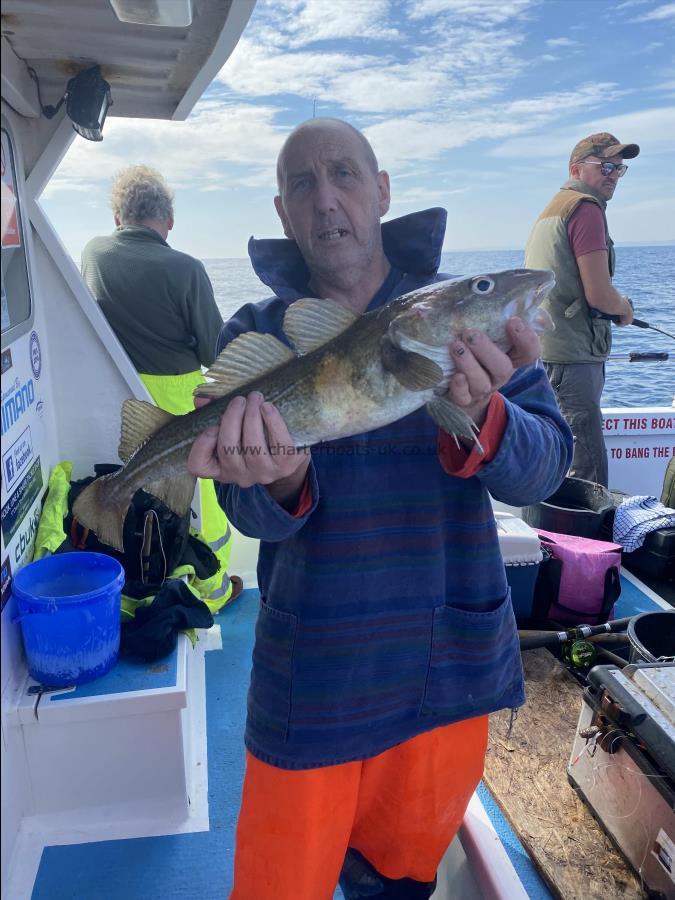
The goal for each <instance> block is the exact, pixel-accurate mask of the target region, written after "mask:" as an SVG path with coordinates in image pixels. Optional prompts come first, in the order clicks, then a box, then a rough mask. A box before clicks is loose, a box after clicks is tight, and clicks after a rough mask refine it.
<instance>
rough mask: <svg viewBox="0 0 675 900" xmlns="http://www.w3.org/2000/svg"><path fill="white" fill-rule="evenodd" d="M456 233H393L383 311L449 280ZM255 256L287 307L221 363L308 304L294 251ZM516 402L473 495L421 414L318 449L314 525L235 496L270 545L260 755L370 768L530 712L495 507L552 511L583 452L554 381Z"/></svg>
mask: <svg viewBox="0 0 675 900" xmlns="http://www.w3.org/2000/svg"><path fill="white" fill-rule="evenodd" d="M444 230H445V211H444V210H441V209H432V210H426V211H424V212H421V213H415V214H413V215H410V216H404V217H402V218H401V219H395V220H392V221H390V222H387V223H385V224H384V225H383V226H382V234H383V243H384V248H385V252H386V254H387V256H388V258H389V261H390V262H391V264H392V267H393V268H392V272H391V274H390V276H389V278H388V279H387V280H386V282H385V284H384V285H383V287H382V289H381V290H380V291H379V292H378V294H377V295H376V296H375V297H374V298H373V300H372V302H371V305H370V307H369V309H373V308H376V307H377V306H379V305H381V304H383V303H385V302H387V301H388V300H390V299H392V298H393V297H395V296H399V295H400V294H402V293H405V292H407V291H409V290H413V289H415V288H417V287H420V286H422V285H424V284H428V283H430V282H432V281H435V280H438V279H439V277H441V276H439V275H438V274H437V270H438V266H439V262H440V253H441V247H442V242H443V234H444ZM249 253H250V255H251V259H252V262H253V265H254V268H255V269H256V272H257V274H258V276H259V277H260V278H261V279H262V280H263V281H264V282H265V283H266V284H268V285H269V286H271V287H272V289H273V290H274V293H275V296H274V297H272V298H270V299H268V300H264V301H262V302H260V303H256V304H247V305H246V306H244V307H242V309H240V310H239V312H237V314H236V315H235V316H234V317H233V318H232V319H231V320H230V321H229V322H228V323H227V324H226V325H225V326H224V328H223V331H222V332H221V335H220V339H219V348H218V349H219V351H220V350H221V349H222V348H223V347H224V346H225V345H226V344H227V343H228V342H229V341H231V340H232V339H233V338H234V337H236V336H237V335H238V334H241V333H243V332H245V331H252V330H255V331H259V332H264V333H270V334H274V335H275V336H276V337H279V338H280V339H282V340H286V339H285V337H284V335H283V332H282V329H281V323H282V320H283V315H284V313H285V311H286V309H287V307H288V305H289V303H291V302H293V301H294V300H295V299H298V298H299V297H301V296H305V295H306V294H307V288H306V285H307V282H308V280H309V278H308V273H307V270H306V268H305V266H304V262H303V260H302V257H301V256H300V254H299V251H298V249H297V246H296V245H295V244H294V242H292V241H288V240H270V241H254V240H253V239H251V242H250V244H249ZM443 277H448V276H443ZM286 342H287V341H286ZM502 394H503V397H504V399H505V407H506V414H507V424H506V429H505V432H504V435H503V438H502V441H501V444H500V446H499V448H498V450H497V452H496V455H495V456H494V458H493V459H492V460H491V461H490V462H489V463H486V464H485V465H483V466H482V467H481V469H480V470H479V471H478V473H477V474H476V475H474V476H472V477H470V478H466V479H461V478H457V477H454V476H452V475H448V474H446V472H444V471H443V468H442V467H441V464H440V462H439V459H438V454H437V439H438V428H437V426H436V425H435V423H434V422H433V421H432V419H431V418H430V416H429V415H428V414H427V413H426V411H425V410H424V409H421V410H418V411H417V412H415V413H413V414H411V415H409V416H406V417H405V418H403V419H400V420H398V421H397V422H394V423H392V424H391V425H388V426H386V427H384V428H379V429H377V430H375V431H371V432H368V433H367V434H359V435H356V436H354V437H351V438H344V439H341V440H337V441H331V442H327V443H324V444H320V445H318V446H316V447H314V448H313V449H312V462H311V464H310V469H309V480H310V487H311V498H312V503H311V507H310V509H309V511H308V512H307V513H306V515H302V516H299V517H295V516H293V515H291V514H289V513H288V512H287V511H286V510H285V509H283V508H282V507H281V506H279V505H278V504H277V503H276V502H275V501H274V500H273V499H272V498H271V497H270V495H269V493H268V491H267V489H266V488H265V487H263V486H260V485H257V486H254V487H250V488H240V487H238V486H236V485H220V486H219V496H220V500H221V503H222V504H223V506H224V508H225V511H226V513H227V516H228V518H229V519H230V521H231V522H232V523H233V524H234V526H235V527H236V528H237V529H239V531H241V532H242V533H244V534H246V535H249V536H252V537H257V538H260V540H261V545H260V555H259V561H258V582H259V585H260V595H261V596H260V610H259V613H258V619H257V623H256V634H255V646H254V650H253V665H252V672H251V683H250V688H249V693H248V714H247V723H246V735H245V741H246V746H247V748H248V749H249V751H250V752H251V753H252V754H253V755H254V756H256V757H258V758H259V759H261V760H263V761H264V762H267V763H269V764H271V765H275V766H278V767H281V768H285V769H305V768H315V767H319V766H326V765H334V764H338V763H343V762H349V761H352V760H356V759H365V758H367V757H370V756H374V755H376V754H378V753H381V752H382V751H384V750H387V749H388V748H390V747H392V746H394V745H396V744H399V743H401V742H402V741H405V740H407V739H408V738H411V737H413V736H414V735H416V734H419V733H421V732H424V731H428V730H430V729H432V728H436V727H438V726H441V725H446V724H449V723H451V722H455V721H458V720H461V719H465V718H471V717H473V716H478V715H482V714H485V713H489V712H493V711H495V710H498V709H502V708H508V707H517V706H519V705H521V704H522V703H523V702H524V688H523V677H522V667H521V660H520V651H519V645H518V635H517V629H516V623H515V618H514V615H513V610H512V607H511V600H510V596H509V592H508V585H507V582H506V576H505V570H504V564H503V561H502V558H501V555H500V550H499V541H498V538H497V530H496V525H495V521H494V516H493V513H492V507H491V503H490V498H489V495H488V492H489V493H491V494H492V495H493V496H494V497H495V498H496V499H497V500H501V501H503V502H505V503H509V504H513V505H518V506H519V505H524V504H528V503H534V502H537V501H539V500H542V499H543V498H545V497H547V496H549V495H550V494H551V493H552V492H553V491H554V490H555V489H556V488H557V487H558V486H559V484H560V483H561V482H562V480H563V478H564V475H565V473H566V471H567V469H568V466H569V463H570V460H571V453H572V439H571V434H570V432H569V429H568V427H567V425H566V424H565V422H564V420H563V419H562V417H561V415H560V413H559V411H558V408H557V405H556V402H555V399H554V397H553V393H552V391H551V388H550V386H549V383H548V379H547V378H546V375H545V372H544V370H543V368H542V367H541V365H540V364H537V365H534V366H530V367H527V368H525V369H521V370H518V372H516V373H515V375H514V376H513V377H512V379H511V380H510V381H509V383H508V384H507V385H506V386H505V387H504V388H503V389H502Z"/></svg>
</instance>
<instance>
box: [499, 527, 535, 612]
mask: <svg viewBox="0 0 675 900" xmlns="http://www.w3.org/2000/svg"><path fill="white" fill-rule="evenodd" d="M495 520H496V522H497V534H498V536H499V549H500V550H501V553H502V558H503V560H504V566H505V568H506V580H507V581H508V583H509V587H510V588H511V601H512V603H513V611H514V613H515V615H516V621H517V622H518V623H520V622H521V621H524V620H526V619H529V618H531V617H532V605H533V601H534V586H535V583H536V581H537V575H538V574H539V566H540V564H541V561H542V555H543V554H542V549H541V542H540V540H539V535H538V534H537V532H536V531H534V530H533V529H532V528H530V526H529V525H527V524H526V523H525V522H523V520H522V519H519V518H518V517H517V516H513V515H511V514H510V513H506V512H495Z"/></svg>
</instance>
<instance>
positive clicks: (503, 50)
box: [42, 0, 675, 261]
mask: <svg viewBox="0 0 675 900" xmlns="http://www.w3.org/2000/svg"><path fill="white" fill-rule="evenodd" d="M233 2H235V3H236V2H238V0H233ZM674 48H675V2H663V0H613V2H610V0H258V2H257V5H256V7H255V9H254V11H253V14H252V16H251V19H250V21H249V23H248V25H247V27H246V29H245V31H244V33H243V36H242V39H241V40H240V42H239V44H238V45H237V47H236V48H235V50H234V52H233V53H232V55H231V56H230V58H229V60H228V61H227V62H226V64H225V65H224V67H223V68H222V69H221V71H220V72H219V74H218V75H217V77H216V78H215V79H214V81H213V82H212V83H211V85H210V86H209V88H208V89H207V90H206V92H205V93H204V95H203V97H202V98H201V100H200V101H199V102H198V103H197V105H196V106H195V108H194V109H193V111H192V113H191V115H190V116H189V117H188V119H187V120H186V121H184V122H161V121H142V120H137V119H121V118H114V117H112V116H111V115H109V117H108V119H107V121H106V123H105V128H104V137H103V141H102V142H101V143H100V144H96V143H92V142H89V141H86V140H84V139H82V138H80V137H77V138H76V139H75V141H74V143H73V145H72V146H71V148H70V150H69V151H68V153H67V155H66V156H65V158H64V160H63V162H62V163H61V166H60V167H59V169H58V170H57V172H56V174H55V176H54V177H53V179H52V181H51V182H50V184H49V186H48V188H47V190H46V192H45V194H44V195H43V198H42V202H43V205H44V207H45V209H46V211H47V213H48V214H49V216H50V218H51V219H52V221H53V223H54V224H55V226H56V227H57V230H58V231H59V233H60V236H61V238H62V239H63V241H64V243H65V245H66V247H67V249H68V250H69V251H70V253H71V254H72V255H73V257H74V258H75V259H76V260H77V261H79V258H80V253H81V250H82V247H83V246H84V244H85V243H86V242H87V240H88V239H89V238H90V237H92V236H93V235H95V234H106V233H109V232H110V231H112V229H113V222H112V213H111V210H110V206H109V192H110V183H111V179H112V176H113V175H114V174H115V173H116V172H118V171H119V170H120V169H121V168H123V167H125V166H127V165H131V164H135V163H145V164H147V165H151V166H154V167H155V168H157V169H159V170H160V171H161V172H162V173H163V174H164V176H165V177H166V178H167V179H168V181H169V183H170V184H171V185H172V187H173V188H174V190H175V193H176V201H175V213H176V224H175V227H174V230H173V231H172V233H171V235H170V238H169V241H170V243H171V244H172V245H173V246H174V247H176V248H177V249H180V250H183V251H185V252H188V253H191V254H192V255H194V256H197V257H199V258H201V259H213V258H223V257H245V256H246V245H247V242H248V239H249V237H250V236H251V235H254V236H255V237H258V238H265V237H281V236H282V231H281V226H280V223H279V221H278V219H277V216H276V213H275V211H274V205H273V197H274V194H275V193H276V181H275V164H276V157H277V154H278V152H279V149H280V147H281V145H282V143H283V141H284V139H285V138H286V136H287V135H288V134H289V132H290V131H291V130H292V129H293V128H294V127H295V126H296V125H298V124H299V123H300V122H302V121H304V120H305V119H308V118H311V117H312V115H313V114H314V113H315V114H316V115H317V116H336V117H339V118H343V119H346V120H347V121H349V122H351V123H352V124H353V125H355V126H356V127H357V128H360V129H361V130H363V132H364V133H365V135H366V136H367V137H368V139H369V140H370V141H371V143H372V145H373V148H374V150H375V153H376V155H377V157H378V161H379V164H380V167H381V168H382V169H385V170H386V171H388V172H389V174H390V177H391V184H392V205H391V210H390V212H389V214H388V216H387V218H393V217H396V216H400V215H403V214H406V213H409V212H413V211H414V210H417V209H425V208H428V207H431V206H443V207H445V209H447V211H448V227H447V231H446V237H445V244H444V249H445V250H467V249H496V248H509V249H519V248H522V247H523V246H524V244H525V241H526V239H527V235H528V233H529V231H530V228H531V227H532V224H533V222H534V221H535V219H536V218H537V216H538V214H539V213H540V212H541V210H542V209H543V207H544V206H545V205H546V203H547V202H548V200H549V199H550V198H551V196H552V195H553V194H554V193H555V191H556V190H557V188H558V187H559V186H560V185H561V184H562V183H563V182H564V181H565V180H566V178H567V161H568V158H569V153H570V150H571V149H572V147H573V146H574V144H575V143H576V142H577V141H578V140H580V139H581V138H582V137H585V136H587V135H589V134H592V133H594V132H598V131H610V132H611V133H613V134H614V135H616V137H617V138H618V139H619V140H620V141H621V142H622V143H637V144H639V145H640V147H641V153H640V155H639V156H638V157H637V158H636V159H633V160H630V161H629V170H628V172H627V174H626V175H625V176H624V178H623V179H622V181H621V182H620V184H619V186H618V188H617V191H616V193H615V195H614V198H613V200H612V201H611V203H610V206H609V208H608V218H609V224H610V232H611V234H612V237H613V238H614V240H615V241H616V242H617V243H639V242H641V243H645V242H646V243H650V242H662V241H669V242H670V241H675V55H674ZM113 109H114V107H113ZM74 194H77V195H79V196H81V197H82V199H83V202H84V204H85V213H84V215H78V216H74V215H73V201H74Z"/></svg>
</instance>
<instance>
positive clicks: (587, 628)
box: [518, 616, 633, 650]
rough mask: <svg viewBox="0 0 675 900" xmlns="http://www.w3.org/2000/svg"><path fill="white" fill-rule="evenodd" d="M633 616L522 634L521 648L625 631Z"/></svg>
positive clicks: (564, 642) (531, 647)
mask: <svg viewBox="0 0 675 900" xmlns="http://www.w3.org/2000/svg"><path fill="white" fill-rule="evenodd" d="M632 618H633V616H627V617H626V618H625V619H613V620H612V621H611V622H603V624H602V625H577V626H576V627H575V628H568V629H566V630H565V631H539V632H536V633H535V634H521V632H518V635H519V638H520V649H521V650H535V649H537V648H539V647H551V646H554V645H555V644H566V643H569V642H570V641H579V640H583V639H584V638H588V637H591V636H592V635H596V634H616V633H617V632H620V631H625V629H626V628H627V627H628V623H629V622H630V620H631V619H632Z"/></svg>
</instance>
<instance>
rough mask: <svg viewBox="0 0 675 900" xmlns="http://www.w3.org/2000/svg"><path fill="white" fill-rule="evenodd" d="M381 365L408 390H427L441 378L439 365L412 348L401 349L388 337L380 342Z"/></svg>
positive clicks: (441, 371)
mask: <svg viewBox="0 0 675 900" xmlns="http://www.w3.org/2000/svg"><path fill="white" fill-rule="evenodd" d="M380 348H381V354H382V365H383V366H384V368H385V369H386V370H387V371H388V372H391V374H392V375H393V376H394V377H395V378H396V380H397V381H398V382H399V383H400V384H402V385H403V387H404V388H406V389H407V390H409V391H428V390H429V388H434V387H436V386H437V385H439V384H440V383H441V381H442V380H443V370H442V369H441V367H440V366H439V365H438V364H437V363H435V362H434V361H433V360H431V359H427V357H426V356H422V355H421V354H420V353H415V352H413V351H412V350H402V349H401V348H400V347H397V346H396V344H394V343H392V342H391V341H390V340H389V338H387V337H385V338H383V339H382V342H381V344H380Z"/></svg>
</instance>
